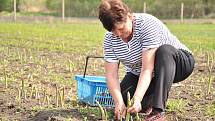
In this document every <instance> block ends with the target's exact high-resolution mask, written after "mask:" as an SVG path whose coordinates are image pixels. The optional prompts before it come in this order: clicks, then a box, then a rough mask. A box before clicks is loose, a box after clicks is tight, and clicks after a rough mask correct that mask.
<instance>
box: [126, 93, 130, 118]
mask: <svg viewBox="0 0 215 121" xmlns="http://www.w3.org/2000/svg"><path fill="white" fill-rule="evenodd" d="M130 107H131V96H130V93H129V92H127V109H129V108H130ZM130 118H131V114H130V113H129V112H128V111H127V112H126V118H125V120H126V121H129V120H130Z"/></svg>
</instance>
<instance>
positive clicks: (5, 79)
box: [3, 64, 8, 89]
mask: <svg viewBox="0 0 215 121" xmlns="http://www.w3.org/2000/svg"><path fill="white" fill-rule="evenodd" d="M3 67H4V81H5V88H6V89H7V87H8V79H7V72H6V65H5V64H4V66H3Z"/></svg>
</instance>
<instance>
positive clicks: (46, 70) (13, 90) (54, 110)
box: [0, 47, 215, 121]
mask: <svg viewBox="0 0 215 121" xmlns="http://www.w3.org/2000/svg"><path fill="white" fill-rule="evenodd" d="M9 49H10V54H9V55H8V54H5V53H7V52H8V51H6V50H4V51H0V58H2V59H5V60H6V62H5V63H6V75H7V78H8V80H9V82H8V87H7V88H6V87H5V83H4V79H5V74H4V69H3V65H1V66H0V80H1V81H0V120H1V121H5V120H11V121H12V120H18V121H21V120H22V121H65V120H71V121H75V120H77V121H79V120H84V117H87V118H88V120H92V121H95V120H100V118H99V117H98V116H95V115H94V113H93V112H90V111H89V112H88V113H83V112H82V111H81V110H80V109H81V108H85V106H84V105H80V104H79V105H78V104H77V103H76V102H74V100H73V98H74V99H75V98H76V90H77V89H76V82H75V81H73V82H72V83H68V82H61V81H62V80H66V81H71V77H72V78H73V76H74V75H75V74H80V73H83V69H84V67H83V66H80V65H84V63H85V62H84V61H85V57H86V56H85V55H81V56H80V55H74V54H71V53H62V52H49V51H37V50H35V51H34V52H31V54H32V57H37V58H42V59H43V61H40V62H38V61H39V60H36V59H35V60H33V59H31V58H32V57H31V56H30V55H28V54H29V52H28V51H25V54H26V55H27V58H26V59H24V60H25V61H23V62H22V61H21V60H20V59H19V58H18V57H16V56H15V55H16V53H17V52H20V53H22V54H23V51H22V49H17V48H13V47H11V48H9ZM212 53H213V55H215V52H212ZM95 54H96V53H95ZM74 56H75V57H78V58H74ZM68 59H71V60H72V62H73V63H78V64H77V65H76V66H74V68H72V69H68V68H67V66H66V64H65V63H66V62H67V60H68ZM45 60H46V61H45ZM195 60H196V64H195V69H194V72H193V73H192V75H191V76H190V77H189V78H187V79H186V80H184V81H182V82H180V83H178V84H177V85H173V87H172V89H171V92H170V95H169V99H182V100H185V101H186V102H187V103H186V105H185V106H184V107H182V110H179V111H168V107H167V112H166V119H167V120H168V121H206V120H207V121H214V120H215V115H212V116H208V114H207V111H206V107H207V106H208V105H212V104H213V105H215V104H214V103H215V98H214V96H215V78H213V82H212V85H211V91H210V93H208V82H207V79H208V77H209V72H208V66H207V57H206V54H205V53H203V52H200V53H196V54H195ZM42 62H43V63H42ZM96 63H97V62H96ZM96 63H95V65H96ZM64 64H65V65H64ZM212 64H213V65H214V62H213V63H212ZM94 68H95V67H94ZM96 68H97V67H96ZM92 71H93V73H94V74H98V75H99V74H101V73H103V72H101V71H99V69H98V70H92ZM96 71H99V72H98V73H96ZM50 74H51V77H49V75H50ZM55 74H56V75H60V77H57V76H56V78H57V79H55V78H52V77H53V76H54V75H55ZM211 75H213V76H214V75H215V66H214V67H213V69H212V71H211ZM61 77H62V79H60V78H61ZM22 80H25V81H26V82H25V90H26V94H25V95H24V93H23V95H22V96H21V98H19V96H18V95H19V93H18V92H19V91H20V90H21V81H22ZM56 80H58V81H56ZM59 80H60V81H59ZM72 80H73V79H72ZM56 85H57V86H58V87H65V105H64V107H61V106H56V102H55V90H56V88H55V87H56ZM71 85H72V86H71ZM33 86H35V87H37V89H38V92H39V93H38V94H39V96H36V95H34V96H32V94H31V89H32V87H33ZM43 89H46V95H48V96H49V98H50V102H49V104H48V102H45V101H44V99H45V98H44V95H45V94H44V91H43ZM213 110H214V109H213ZM109 111H112V110H109Z"/></svg>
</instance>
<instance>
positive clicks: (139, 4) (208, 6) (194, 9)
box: [0, 0, 215, 19]
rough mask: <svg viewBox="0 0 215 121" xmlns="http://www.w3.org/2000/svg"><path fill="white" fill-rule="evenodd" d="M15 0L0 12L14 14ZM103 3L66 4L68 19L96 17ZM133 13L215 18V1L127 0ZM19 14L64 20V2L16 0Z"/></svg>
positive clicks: (78, 0) (5, 1)
mask: <svg viewBox="0 0 215 121" xmlns="http://www.w3.org/2000/svg"><path fill="white" fill-rule="evenodd" d="M13 1H14V0H0V12H2V11H8V12H12V11H13ZM100 1H101V0H65V16H66V17H95V16H97V14H98V12H97V11H98V5H99V3H100ZM123 1H124V2H125V3H126V4H127V5H128V6H129V7H130V8H131V10H132V11H133V12H143V9H144V2H145V3H146V12H147V13H150V14H153V15H155V16H158V17H160V18H170V19H171V18H179V17H180V11H181V3H182V2H183V3H184V18H215V0H123ZM16 3H17V4H16V6H17V11H18V12H23V13H26V12H40V13H50V14H52V15H56V16H61V11H62V0H16Z"/></svg>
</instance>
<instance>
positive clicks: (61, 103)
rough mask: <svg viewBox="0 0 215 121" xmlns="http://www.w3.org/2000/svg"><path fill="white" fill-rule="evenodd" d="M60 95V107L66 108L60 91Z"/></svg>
mask: <svg viewBox="0 0 215 121" xmlns="http://www.w3.org/2000/svg"><path fill="white" fill-rule="evenodd" d="M58 95H59V99H60V100H59V103H60V107H63V106H64V103H63V102H64V101H63V95H62V94H61V92H60V90H58Z"/></svg>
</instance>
